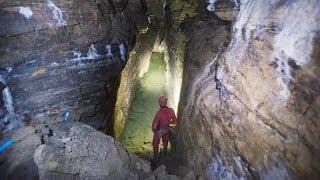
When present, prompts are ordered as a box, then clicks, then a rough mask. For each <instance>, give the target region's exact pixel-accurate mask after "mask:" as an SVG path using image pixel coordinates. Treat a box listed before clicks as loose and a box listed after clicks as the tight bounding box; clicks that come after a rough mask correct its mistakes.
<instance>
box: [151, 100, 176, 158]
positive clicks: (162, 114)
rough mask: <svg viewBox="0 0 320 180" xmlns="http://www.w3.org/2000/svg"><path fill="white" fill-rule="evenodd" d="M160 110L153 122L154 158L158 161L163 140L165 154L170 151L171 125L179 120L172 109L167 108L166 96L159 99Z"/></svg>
mask: <svg viewBox="0 0 320 180" xmlns="http://www.w3.org/2000/svg"><path fill="white" fill-rule="evenodd" d="M158 102H159V106H160V109H159V111H158V112H157V113H156V115H155V117H154V120H153V122H152V131H153V133H154V134H153V140H152V146H153V158H154V160H155V161H156V160H157V158H158V151H159V143H160V139H162V144H163V149H164V152H167V150H168V141H169V132H170V124H176V122H177V118H176V115H175V113H174V110H173V109H172V108H169V107H167V98H166V97H164V96H160V97H159V101H158Z"/></svg>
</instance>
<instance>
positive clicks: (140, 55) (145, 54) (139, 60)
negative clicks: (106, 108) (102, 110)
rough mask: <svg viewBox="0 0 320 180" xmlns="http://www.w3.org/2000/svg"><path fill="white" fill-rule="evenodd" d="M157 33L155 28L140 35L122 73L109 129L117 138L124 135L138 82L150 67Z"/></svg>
mask: <svg viewBox="0 0 320 180" xmlns="http://www.w3.org/2000/svg"><path fill="white" fill-rule="evenodd" d="M157 35H158V30H156V29H155V28H151V29H149V30H148V31H147V32H146V33H143V34H140V35H138V37H137V42H136V45H135V47H134V48H133V50H132V51H131V53H130V58H129V59H128V63H127V65H126V67H125V68H124V70H123V71H122V73H121V81H120V86H119V89H118V92H117V101H116V105H115V108H114V117H113V125H110V126H109V127H111V129H109V130H108V131H109V132H110V133H111V134H113V136H114V137H115V138H116V139H119V138H120V137H121V136H122V133H123V129H124V127H125V124H126V122H127V120H128V113H129V110H130V107H131V102H132V100H133V98H134V92H135V90H136V86H137V83H138V82H139V80H140V79H141V78H142V77H143V74H144V73H145V72H146V71H147V70H148V68H149V60H150V57H151V54H152V50H153V46H154V43H155V40H156V38H157Z"/></svg>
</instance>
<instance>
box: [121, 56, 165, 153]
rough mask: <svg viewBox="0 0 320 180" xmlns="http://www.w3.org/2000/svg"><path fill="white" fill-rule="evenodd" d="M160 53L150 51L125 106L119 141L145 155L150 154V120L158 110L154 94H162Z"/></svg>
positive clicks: (163, 63)
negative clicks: (129, 100) (147, 62)
mask: <svg viewBox="0 0 320 180" xmlns="http://www.w3.org/2000/svg"><path fill="white" fill-rule="evenodd" d="M165 84H166V62H165V60H164V53H162V52H152V54H151V58H150V61H149V68H148V71H147V72H146V73H145V74H144V75H143V77H142V78H141V79H140V81H139V83H138V85H137V88H136V90H135V93H134V94H135V95H134V98H133V100H132V103H131V106H130V108H129V113H128V120H127V122H126V124H125V127H124V131H123V135H122V137H121V139H120V141H121V143H122V144H123V145H124V146H125V147H126V149H127V150H128V151H129V152H130V153H135V154H137V155H138V156H140V157H143V158H145V159H150V158H151V157H152V144H151V143H152V137H153V132H152V130H151V124H152V121H153V118H154V115H155V113H156V112H157V111H158V108H159V106H158V97H159V96H161V95H166V94H167V92H166V88H165Z"/></svg>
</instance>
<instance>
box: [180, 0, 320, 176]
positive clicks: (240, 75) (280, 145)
mask: <svg viewBox="0 0 320 180" xmlns="http://www.w3.org/2000/svg"><path fill="white" fill-rule="evenodd" d="M215 5H217V7H218V5H219V4H215ZM319 7H320V4H319V2H318V1H308V2H306V1H294V2H292V1H262V0H261V1H260V0H259V1H241V3H240V10H239V12H238V14H237V16H236V20H235V21H234V22H233V27H232V34H231V41H230V42H228V41H227V39H229V38H226V37H225V35H228V34H229V33H228V31H227V30H224V29H223V27H219V25H218V26H217V24H207V25H203V24H205V22H206V21H203V20H202V21H197V22H196V23H194V25H192V24H187V26H186V27H189V28H190V27H191V28H193V27H194V28H195V29H193V31H192V32H194V34H191V35H189V37H191V38H190V44H189V46H188V48H187V55H186V58H185V65H184V66H185V68H184V79H183V86H182V94H181V97H185V98H181V100H180V104H179V105H180V108H179V116H178V119H179V120H180V121H179V124H178V131H179V132H178V135H179V137H180V142H181V144H180V147H181V148H182V149H183V152H184V153H183V154H184V158H185V159H186V160H187V163H188V164H189V165H190V166H192V167H195V168H196V167H197V171H198V173H204V174H206V175H207V177H208V178H209V179H210V178H211V177H212V178H214V179H225V178H230V179H240V178H261V179H290V178H301V177H308V178H313V179H316V178H318V177H319V172H320V169H319V167H320V166H319V163H320V157H319V149H320V147H319V143H318V142H319V137H320V136H319V134H320V132H319V130H320V128H319V115H320V112H319V109H320V108H319V107H320V104H319V89H320V82H319V75H320V74H319V72H320V71H319V67H320V66H319V61H318V60H319V56H320V55H319V51H318V49H319V45H320V44H319V33H318V32H319V30H320V26H319V24H320V23H319V22H320V16H319V14H320V13H319V10H320V8H319ZM210 13H211V16H212V17H211V18H210V19H215V17H214V16H215V15H214V11H213V12H210ZM200 16H201V13H200ZM203 27H206V28H203ZM210 28H212V29H210ZM219 29H220V30H219ZM203 32H207V33H203ZM223 43H226V45H227V48H225V47H226V46H223Z"/></svg>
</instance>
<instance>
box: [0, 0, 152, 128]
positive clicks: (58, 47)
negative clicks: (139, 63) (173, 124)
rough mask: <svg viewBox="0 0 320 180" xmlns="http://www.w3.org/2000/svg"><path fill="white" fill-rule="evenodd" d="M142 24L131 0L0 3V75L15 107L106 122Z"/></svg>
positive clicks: (20, 110)
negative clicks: (75, 115) (69, 113)
mask: <svg viewBox="0 0 320 180" xmlns="http://www.w3.org/2000/svg"><path fill="white" fill-rule="evenodd" d="M147 25H148V21H147V17H146V15H145V10H144V9H143V7H142V4H141V3H140V1H137V0H129V1H125V0H121V1H113V0H102V1H86V0H72V1H63V0H45V1H37V2H35V1H14V2H13V1H3V2H1V3H0V76H1V78H0V79H1V84H4V85H5V87H7V88H8V90H9V91H10V93H11V94H10V97H12V98H11V102H12V104H13V107H14V110H15V113H17V114H21V115H26V114H30V115H35V114H38V113H46V114H58V115H62V114H64V113H66V112H70V111H76V112H77V113H79V114H80V115H81V118H80V121H82V122H85V123H88V124H90V125H92V126H95V127H96V128H101V127H102V126H104V125H105V120H108V119H110V118H111V115H112V109H113V106H114V102H115V94H116V89H117V87H118V83H119V74H120V72H121V70H122V68H123V66H124V64H125V63H126V61H127V58H128V57H127V56H128V53H129V52H130V50H131V49H132V47H133V45H134V43H135V36H136V32H137V30H138V28H139V27H144V26H147ZM1 91H2V90H1ZM0 94H2V93H0ZM1 99H3V98H2V97H1ZM4 103H6V102H4ZM1 104H3V103H1ZM1 109H3V108H2V107H1ZM4 109H5V108H4ZM2 111H3V110H2ZM93 119H94V120H95V122H92V120H93Z"/></svg>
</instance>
